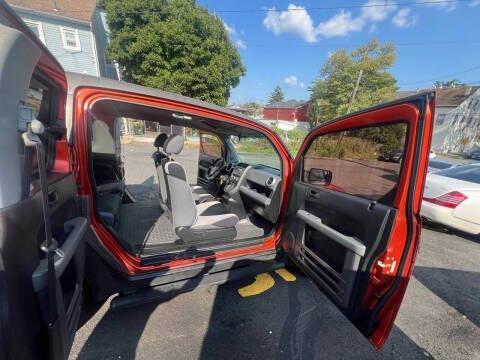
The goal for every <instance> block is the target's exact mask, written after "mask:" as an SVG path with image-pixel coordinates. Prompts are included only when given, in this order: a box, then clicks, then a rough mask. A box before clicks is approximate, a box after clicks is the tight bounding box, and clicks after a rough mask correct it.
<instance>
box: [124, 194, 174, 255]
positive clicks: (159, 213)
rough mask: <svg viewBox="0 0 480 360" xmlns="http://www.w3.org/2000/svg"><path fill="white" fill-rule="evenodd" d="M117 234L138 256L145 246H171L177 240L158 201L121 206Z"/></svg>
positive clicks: (170, 223)
mask: <svg viewBox="0 0 480 360" xmlns="http://www.w3.org/2000/svg"><path fill="white" fill-rule="evenodd" d="M117 232H118V234H119V236H120V239H121V241H122V243H124V245H125V246H126V247H127V248H128V249H127V250H129V251H130V252H132V253H134V254H136V255H138V254H140V253H141V252H142V250H143V248H144V247H145V245H147V244H148V245H158V244H172V243H174V242H175V241H177V240H179V237H178V236H177V234H175V231H174V230H173V227H172V222H171V221H170V220H169V219H168V217H167V214H166V213H164V212H163V210H162V208H161V207H160V204H159V202H158V201H141V202H136V203H132V204H123V205H122V207H121V208H120V218H119V221H118V228H117Z"/></svg>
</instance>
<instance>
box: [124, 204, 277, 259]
mask: <svg viewBox="0 0 480 360" xmlns="http://www.w3.org/2000/svg"><path fill="white" fill-rule="evenodd" d="M236 229H237V236H236V238H235V239H234V240H231V241H229V242H230V243H231V242H236V241H238V240H245V239H254V238H259V237H263V236H265V235H267V234H268V233H267V230H265V228H264V227H262V226H259V224H257V225H254V224H253V223H252V222H251V221H250V220H249V219H243V220H241V221H240V222H239V223H238V224H237V226H236ZM115 230H116V232H117V236H118V237H119V241H120V242H121V244H122V245H123V247H124V248H125V249H126V250H127V251H128V252H130V253H131V254H135V255H137V256H140V257H142V258H143V257H148V256H155V255H162V254H167V253H169V252H179V251H182V250H185V249H186V248H191V247H194V246H195V245H196V244H194V243H188V244H186V243H184V242H183V241H182V240H181V239H180V238H179V237H178V236H177V234H176V233H175V230H174V229H173V226H172V222H171V221H170V219H169V218H168V216H167V214H166V213H165V212H164V211H163V210H162V208H161V207H160V204H159V202H158V200H152V201H149V200H145V201H139V202H135V203H131V204H122V205H121V207H120V216H119V218H118V221H117V225H116V227H115ZM268 232H269V230H268ZM202 243H203V242H202ZM198 245H200V244H198ZM205 245H207V244H206V243H205Z"/></svg>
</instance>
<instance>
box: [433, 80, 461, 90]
mask: <svg viewBox="0 0 480 360" xmlns="http://www.w3.org/2000/svg"><path fill="white" fill-rule="evenodd" d="M459 86H467V84H465V83H464V82H461V81H460V80H458V79H452V80H446V81H435V83H434V84H433V87H434V88H436V89H445V88H455V87H459Z"/></svg>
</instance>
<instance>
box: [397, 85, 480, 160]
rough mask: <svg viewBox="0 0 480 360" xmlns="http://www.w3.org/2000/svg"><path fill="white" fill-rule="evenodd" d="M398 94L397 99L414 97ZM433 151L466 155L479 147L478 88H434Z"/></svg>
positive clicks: (479, 116) (410, 93)
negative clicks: (435, 94)
mask: <svg viewBox="0 0 480 360" xmlns="http://www.w3.org/2000/svg"><path fill="white" fill-rule="evenodd" d="M414 93H415V91H401V92H398V93H397V98H401V97H405V96H409V95H412V94H414ZM436 93H437V96H436V102H435V125H434V127H433V135H432V146H431V147H432V150H434V151H435V152H450V153H459V154H462V153H463V154H465V153H468V152H470V151H471V150H473V149H475V148H477V147H480V86H458V87H454V88H445V89H436Z"/></svg>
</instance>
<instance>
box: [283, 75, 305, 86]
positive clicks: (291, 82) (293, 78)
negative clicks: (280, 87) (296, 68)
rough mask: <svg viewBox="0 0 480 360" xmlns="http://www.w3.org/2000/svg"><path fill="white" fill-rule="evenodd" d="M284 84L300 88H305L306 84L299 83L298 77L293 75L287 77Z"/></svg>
mask: <svg viewBox="0 0 480 360" xmlns="http://www.w3.org/2000/svg"><path fill="white" fill-rule="evenodd" d="M283 82H284V83H285V85H287V86H288V87H299V88H303V87H305V84H304V83H302V82H300V81H298V79H297V77H296V76H293V75H290V76H287V77H286V78H285V79H283Z"/></svg>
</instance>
